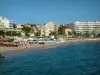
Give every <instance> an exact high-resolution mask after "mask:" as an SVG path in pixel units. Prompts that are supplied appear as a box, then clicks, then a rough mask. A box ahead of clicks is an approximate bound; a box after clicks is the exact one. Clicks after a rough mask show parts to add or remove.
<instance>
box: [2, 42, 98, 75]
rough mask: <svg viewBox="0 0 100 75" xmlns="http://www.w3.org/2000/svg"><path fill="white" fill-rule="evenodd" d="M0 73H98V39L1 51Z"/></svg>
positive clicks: (54, 74) (45, 74)
mask: <svg viewBox="0 0 100 75" xmlns="http://www.w3.org/2000/svg"><path fill="white" fill-rule="evenodd" d="M2 55H4V56H5V60H3V61H0V75H100V42H84V43H73V44H70V45H66V44H64V45H60V46H52V47H46V48H41V49H31V50H24V51H16V52H5V53H3V54H2Z"/></svg>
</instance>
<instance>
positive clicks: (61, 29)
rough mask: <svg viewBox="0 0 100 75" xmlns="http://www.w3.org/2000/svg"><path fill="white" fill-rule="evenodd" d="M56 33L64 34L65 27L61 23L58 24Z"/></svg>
mask: <svg viewBox="0 0 100 75" xmlns="http://www.w3.org/2000/svg"><path fill="white" fill-rule="evenodd" d="M58 34H59V35H65V27H64V26H63V25H60V26H59V28H58Z"/></svg>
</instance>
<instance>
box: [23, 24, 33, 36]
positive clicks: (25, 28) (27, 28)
mask: <svg viewBox="0 0 100 75" xmlns="http://www.w3.org/2000/svg"><path fill="white" fill-rule="evenodd" d="M22 30H23V31H24V32H25V35H26V36H29V32H30V31H31V27H26V26H23V28H22Z"/></svg>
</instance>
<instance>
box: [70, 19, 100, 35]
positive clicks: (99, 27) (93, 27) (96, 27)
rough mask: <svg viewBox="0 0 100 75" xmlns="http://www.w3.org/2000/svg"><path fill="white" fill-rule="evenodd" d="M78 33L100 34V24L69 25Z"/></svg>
mask: <svg viewBox="0 0 100 75" xmlns="http://www.w3.org/2000/svg"><path fill="white" fill-rule="evenodd" d="M69 27H70V28H72V29H73V30H74V31H76V32H77V33H80V32H82V33H84V32H86V31H88V32H93V31H95V32H96V33H100V22H97V21H96V22H78V21H77V22H74V23H73V24H71V25H69Z"/></svg>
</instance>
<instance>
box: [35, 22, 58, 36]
mask: <svg viewBox="0 0 100 75" xmlns="http://www.w3.org/2000/svg"><path fill="white" fill-rule="evenodd" d="M37 27H38V29H39V30H40V32H41V36H43V35H45V36H49V34H50V33H51V32H56V31H57V24H56V23H55V22H48V23H47V24H42V25H38V26H37Z"/></svg>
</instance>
